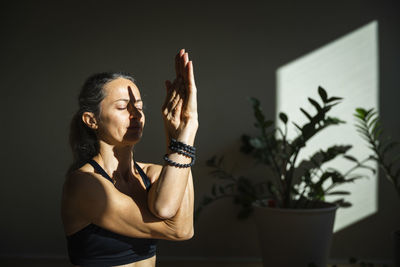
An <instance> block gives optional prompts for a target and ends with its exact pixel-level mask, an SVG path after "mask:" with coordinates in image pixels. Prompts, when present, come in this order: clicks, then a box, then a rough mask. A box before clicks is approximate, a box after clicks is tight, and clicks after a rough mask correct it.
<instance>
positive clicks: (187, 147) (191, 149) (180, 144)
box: [171, 138, 196, 154]
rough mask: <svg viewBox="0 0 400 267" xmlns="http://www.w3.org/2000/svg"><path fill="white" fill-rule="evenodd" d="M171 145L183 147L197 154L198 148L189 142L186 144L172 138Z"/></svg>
mask: <svg viewBox="0 0 400 267" xmlns="http://www.w3.org/2000/svg"><path fill="white" fill-rule="evenodd" d="M171 146H174V147H177V148H179V149H182V150H184V151H186V152H189V153H191V154H195V153H196V148H195V147H194V146H190V145H187V144H184V143H182V142H180V141H178V140H176V139H174V138H172V139H171Z"/></svg>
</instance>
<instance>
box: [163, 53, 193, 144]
mask: <svg viewBox="0 0 400 267" xmlns="http://www.w3.org/2000/svg"><path fill="white" fill-rule="evenodd" d="M175 71H176V78H175V80H174V81H173V82H171V81H169V80H167V81H166V82H165V85H166V88H167V95H166V98H165V101H164V104H163V106H162V114H163V119H164V125H165V131H166V135H167V142H168V143H169V141H168V140H170V138H174V139H178V140H181V141H184V142H186V143H188V144H191V145H192V144H193V142H194V138H195V135H196V132H197V128H198V114H197V89H196V84H195V81H194V74H193V63H192V61H189V54H188V53H187V52H185V50H184V49H181V50H180V51H179V53H178V54H177V55H176V57H175Z"/></svg>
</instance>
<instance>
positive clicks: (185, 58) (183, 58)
mask: <svg viewBox="0 0 400 267" xmlns="http://www.w3.org/2000/svg"><path fill="white" fill-rule="evenodd" d="M188 61H189V54H188V53H184V54H183V55H182V56H181V63H180V64H181V65H180V66H181V75H182V77H183V78H184V80H185V81H186V80H187V78H186V77H185V69H186V65H187V62H188Z"/></svg>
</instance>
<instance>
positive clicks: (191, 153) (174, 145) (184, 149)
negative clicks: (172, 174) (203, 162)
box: [164, 138, 196, 168]
mask: <svg viewBox="0 0 400 267" xmlns="http://www.w3.org/2000/svg"><path fill="white" fill-rule="evenodd" d="M169 149H171V150H172V151H174V152H176V153H178V154H181V155H184V156H186V157H188V158H191V159H192V160H191V162H190V163H188V164H181V163H178V162H175V161H173V160H171V159H170V158H168V154H165V156H164V160H165V161H166V162H168V164H170V165H172V166H175V167H178V168H189V167H192V166H193V165H194V163H195V161H196V148H195V147H194V146H190V145H187V144H184V143H182V142H180V141H177V140H176V139H173V138H172V139H171V144H170V145H169Z"/></svg>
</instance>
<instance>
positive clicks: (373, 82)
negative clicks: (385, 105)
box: [276, 21, 379, 231]
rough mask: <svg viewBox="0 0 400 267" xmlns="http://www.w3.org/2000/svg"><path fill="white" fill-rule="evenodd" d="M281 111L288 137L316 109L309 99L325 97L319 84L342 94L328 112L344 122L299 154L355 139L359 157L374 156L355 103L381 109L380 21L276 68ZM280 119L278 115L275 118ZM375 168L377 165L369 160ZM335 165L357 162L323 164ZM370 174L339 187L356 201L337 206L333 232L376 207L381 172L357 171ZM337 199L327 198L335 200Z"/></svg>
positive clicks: (353, 152)
mask: <svg viewBox="0 0 400 267" xmlns="http://www.w3.org/2000/svg"><path fill="white" fill-rule="evenodd" d="M276 76H277V94H276V95H277V115H278V114H279V112H281V111H283V112H285V113H286V114H287V115H288V116H289V120H290V121H289V127H288V128H289V137H291V138H293V137H295V136H296V135H297V132H296V129H295V127H294V126H293V125H292V124H291V122H296V123H297V124H299V125H303V124H304V123H306V122H307V118H306V117H305V116H304V115H303V114H302V113H301V112H300V110H299V108H300V107H303V108H304V109H305V110H306V111H308V112H309V113H311V114H315V110H314V108H313V106H312V105H311V104H310V103H309V102H308V101H307V97H312V98H314V99H315V100H318V101H319V102H321V100H320V97H319V95H318V92H317V88H318V86H321V87H323V88H325V89H326V91H327V92H328V96H339V97H343V98H344V100H343V101H342V103H340V104H338V105H337V106H335V107H333V108H332V110H331V111H330V116H333V117H338V118H340V119H342V120H344V121H346V122H347V123H346V124H343V125H340V126H330V127H328V128H327V129H325V130H324V131H322V132H321V133H319V134H318V135H316V136H314V137H313V139H311V141H309V142H308V143H307V147H306V148H304V151H302V153H301V154H300V155H299V160H298V162H300V161H301V160H302V159H305V158H309V157H310V156H311V155H312V154H313V153H314V152H316V151H318V150H319V149H326V148H328V147H329V146H331V145H334V144H337V145H340V144H351V145H353V148H352V149H351V150H350V151H349V154H351V155H354V156H355V157H356V158H358V159H364V158H366V157H367V156H368V155H370V154H371V153H370V151H369V150H368V148H367V145H366V143H365V141H364V140H363V139H362V138H361V137H360V136H359V135H358V133H357V132H356V128H355V127H354V122H355V120H354V118H353V113H354V110H355V108H356V107H364V108H376V109H377V108H378V95H379V92H378V89H379V88H378V78H379V77H378V22H377V21H373V22H370V23H369V24H367V25H365V26H363V27H361V28H359V29H357V30H355V31H353V32H351V33H349V34H347V35H345V36H343V37H341V38H339V39H337V40H335V41H333V42H331V43H329V44H327V45H325V46H323V47H321V48H319V49H317V50H315V51H313V52H311V53H309V54H307V55H305V56H303V57H301V58H299V59H296V60H294V61H293V62H290V63H288V64H286V65H284V66H282V67H280V68H279V69H278V70H277V74H276ZM276 121H277V122H278V118H276ZM369 165H370V166H372V167H376V165H375V164H373V163H371V164H369ZM329 166H331V167H334V168H337V169H339V170H341V171H342V172H345V171H346V170H348V169H350V168H351V167H352V166H353V164H352V163H350V162H348V161H346V160H343V159H335V161H332V163H329V164H326V166H325V167H329ZM356 173H357V174H365V175H367V176H368V177H369V178H368V179H360V180H358V181H356V182H355V183H352V184H346V185H342V186H340V187H338V188H337V189H338V190H346V191H350V192H351V195H349V196H346V200H348V201H350V202H351V203H352V204H353V206H352V207H351V208H339V209H338V211H337V214H336V221H335V227H334V231H338V230H340V229H343V228H345V227H346V226H349V225H351V224H353V223H355V222H357V221H359V220H361V219H363V218H365V217H367V216H369V215H371V214H373V213H375V212H376V211H377V206H378V204H377V176H376V175H374V174H372V173H371V172H370V171H368V170H358V171H357V172H356ZM337 198H338V197H336V198H329V199H328V200H334V199H337Z"/></svg>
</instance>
